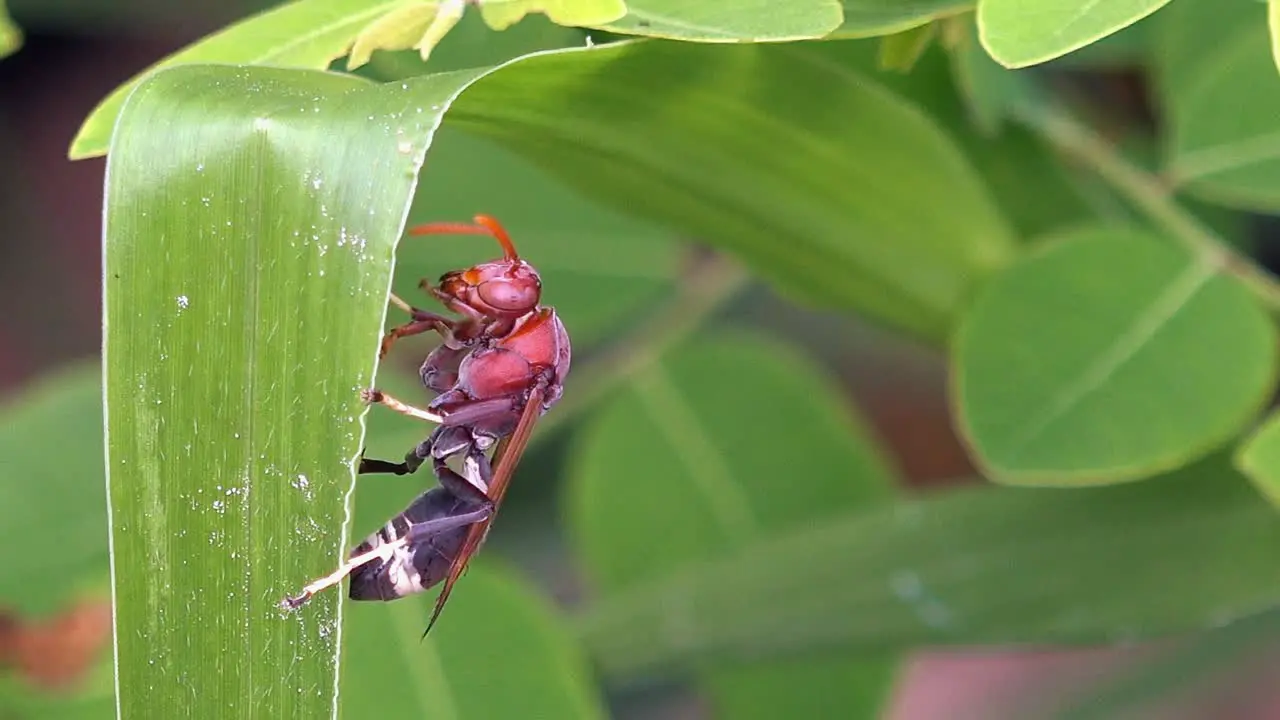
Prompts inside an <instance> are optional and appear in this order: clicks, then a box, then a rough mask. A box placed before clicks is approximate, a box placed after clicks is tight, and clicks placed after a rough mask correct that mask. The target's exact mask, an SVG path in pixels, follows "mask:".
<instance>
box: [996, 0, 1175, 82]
mask: <svg viewBox="0 0 1280 720" xmlns="http://www.w3.org/2000/svg"><path fill="white" fill-rule="evenodd" d="M1168 2H1169V0H1128V1H1127V2H1097V1H1096V0H1039V2H1037V4H1036V6H1035V11H1034V12H1027V10H1028V8H1027V5H1026V4H1025V3H1024V2H1023V1H1022V0H982V2H980V3H978V29H979V34H980V35H981V37H982V44H983V45H984V46H985V47H986V48H987V51H988V52H990V53H991V57H993V58H995V59H996V60H997V61H998V62H1000V63H1001V64H1002V65H1004V66H1006V67H1014V68H1016V67H1026V66H1028V65H1035V64H1037V63H1042V62H1045V61H1046V60H1052V59H1054V58H1056V57H1060V56H1062V55H1066V54H1067V53H1069V52H1071V51H1072V50H1077V49H1079V48H1082V47H1084V46H1085V45H1088V44H1090V43H1093V42H1096V41H1098V40H1100V39H1102V38H1103V37H1106V36H1107V35H1110V34H1112V33H1114V32H1116V31H1117V30H1121V29H1123V28H1125V27H1128V26H1129V25H1132V24H1133V23H1135V22H1137V21H1139V20H1141V19H1142V18H1144V17H1146V16H1148V15H1150V14H1151V13H1153V12H1155V11H1156V10H1159V9H1160V8H1162V7H1164V6H1165V4H1167V3H1168Z"/></svg>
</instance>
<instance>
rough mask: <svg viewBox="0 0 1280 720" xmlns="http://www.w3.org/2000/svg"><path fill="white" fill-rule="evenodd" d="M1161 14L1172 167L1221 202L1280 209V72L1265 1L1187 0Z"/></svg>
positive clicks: (1185, 183) (1168, 164) (1175, 177)
mask: <svg viewBox="0 0 1280 720" xmlns="http://www.w3.org/2000/svg"><path fill="white" fill-rule="evenodd" d="M1159 20H1160V21H1161V24H1160V28H1159V29H1160V37H1159V39H1160V42H1159V45H1158V47H1159V51H1160V52H1159V53H1158V55H1157V59H1158V62H1159V64H1160V66H1159V67H1160V83H1159V91H1160V100H1161V103H1162V104H1163V105H1164V107H1165V108H1166V110H1167V114H1168V116H1169V119H1170V122H1169V130H1168V136H1169V137H1168V140H1167V141H1166V143H1165V146H1166V156H1165V174H1166V175H1167V176H1168V178H1169V179H1170V180H1171V181H1172V182H1174V183H1176V184H1177V185H1178V186H1180V187H1183V188H1185V189H1186V190H1187V191H1189V192H1191V193H1194V194H1196V195H1198V196H1200V197H1203V198H1205V199H1208V200H1212V201H1214V202H1218V203H1222V204H1225V205H1230V206H1233V207H1237V208H1244V209H1250V210H1262V211H1270V210H1276V209H1280V144H1278V143H1277V142H1276V137H1277V133H1278V132H1280V119H1278V118H1280V74H1277V72H1276V66H1275V63H1274V62H1273V60H1272V59H1271V46H1270V43H1271V40H1270V37H1269V35H1268V30H1267V24H1266V22H1265V18H1264V17H1263V7H1262V6H1261V5H1260V4H1258V3H1225V4H1224V3H1218V2H1214V1H1213V0H1180V1H1179V2H1177V3H1175V4H1174V5H1172V6H1170V7H1169V9H1168V10H1167V11H1166V12H1164V13H1161V15H1160V18H1159ZM1224 107H1230V108H1233V111H1232V112H1229V113H1224V112H1223V111H1222V108H1224Z"/></svg>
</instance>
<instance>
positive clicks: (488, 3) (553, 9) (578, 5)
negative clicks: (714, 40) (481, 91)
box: [480, 0, 723, 30]
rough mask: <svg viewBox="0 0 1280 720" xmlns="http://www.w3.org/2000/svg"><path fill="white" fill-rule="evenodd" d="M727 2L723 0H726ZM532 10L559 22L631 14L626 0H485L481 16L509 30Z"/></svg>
mask: <svg viewBox="0 0 1280 720" xmlns="http://www.w3.org/2000/svg"><path fill="white" fill-rule="evenodd" d="M722 1H723V0H722ZM529 13H543V14H545V15H546V16H547V17H548V18H550V19H551V22H554V23H556V24H557V25H570V26H585V25H604V24H607V23H611V22H613V21H614V20H617V19H618V18H620V17H622V16H623V15H625V14H626V13H627V3H625V2H623V0H482V1H481V2H480V16H481V17H483V18H484V22H485V24H486V25H488V26H489V27H491V28H493V29H494V30H506V29H507V28H509V27H511V26H512V25H514V24H516V23H517V22H519V21H520V20H522V19H523V18H524V16H525V15H528V14H529Z"/></svg>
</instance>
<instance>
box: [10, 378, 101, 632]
mask: <svg viewBox="0 0 1280 720" xmlns="http://www.w3.org/2000/svg"><path fill="white" fill-rule="evenodd" d="M101 373H102V370H101V368H99V367H83V368H72V369H68V370H65V371H62V372H59V373H57V374H54V375H50V376H47V377H45V378H43V379H42V380H41V382H40V383H39V384H38V385H36V386H34V387H32V388H31V389H29V390H27V391H26V392H25V393H24V394H23V395H22V396H20V397H17V398H15V399H13V400H10V401H9V402H7V403H6V404H5V407H4V408H3V409H0V418H2V421H0V457H3V458H5V468H6V473H5V474H6V475H8V476H9V482H7V483H4V484H0V542H4V543H8V545H7V547H10V548H22V547H24V546H26V545H27V544H28V543H29V542H30V539H31V538H33V537H40V536H41V535H42V533H45V532H47V530H48V528H50V527H62V530H61V531H60V532H59V539H58V552H56V553H46V554H40V555H31V554H25V553H20V552H15V553H11V554H10V555H9V557H8V560H7V561H6V563H5V572H3V573H0V597H2V598H4V602H5V604H6V605H8V606H11V607H12V608H13V609H14V610H15V611H17V612H18V613H20V614H22V615H36V616H39V615H44V614H48V613H51V612H53V611H56V610H58V609H60V608H61V607H62V606H63V604H64V603H65V602H66V601H67V599H68V598H70V597H71V595H72V594H73V593H74V592H76V591H77V590H80V589H82V586H83V584H84V583H85V582H86V579H93V578H101V579H103V580H105V579H106V578H107V575H108V573H109V572H110V568H109V566H108V561H107V531H106V528H105V527H104V522H105V520H106V517H107V495H106V491H105V490H104V486H103V475H102V440H101V438H102V381H101V378H102V375H101Z"/></svg>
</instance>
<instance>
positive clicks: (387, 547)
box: [280, 507, 493, 610]
mask: <svg viewBox="0 0 1280 720" xmlns="http://www.w3.org/2000/svg"><path fill="white" fill-rule="evenodd" d="M492 512H493V510H492V508H489V507H481V508H477V509H475V510H471V511H468V512H465V513H460V514H458V515H450V516H448V517H443V518H438V519H436V520H428V521H426V522H422V523H414V524H412V525H410V526H409V529H408V530H407V531H406V532H405V534H404V535H402V536H400V537H398V538H396V539H395V540H392V541H391V542H389V543H384V544H382V545H379V546H378V547H376V548H374V549H372V550H370V551H368V552H365V553H361V554H359V555H356V556H355V557H353V558H351V559H350V560H348V561H346V562H345V563H343V564H342V565H341V566H339V567H338V569H337V570H334V571H333V572H331V573H329V574H328V575H326V576H324V577H322V578H320V579H318V580H316V581H314V582H312V583H310V584H309V585H307V586H306V587H304V588H302V592H301V593H300V594H298V595H295V596H294V597H287V598H285V599H284V600H282V601H281V602H280V605H281V607H284V608H288V609H290V610H294V609H297V608H299V607H302V606H303V605H304V604H306V602H307V601H308V600H310V599H311V598H312V597H314V596H315V594H316V593H318V592H320V591H321V590H324V589H325V588H328V587H332V586H334V585H337V584H338V583H340V582H342V579H343V578H345V577H346V576H347V575H350V574H351V571H353V570H355V569H356V568H358V567H360V566H361V565H364V564H365V563H369V562H373V561H374V560H382V561H383V562H386V561H388V560H390V559H391V554H392V553H393V552H394V551H395V550H396V549H397V548H401V547H404V546H406V545H412V544H414V543H416V542H419V541H421V540H424V539H426V538H429V537H433V536H435V535H439V534H441V533H445V532H449V531H450V530H455V529H457V528H460V527H463V526H466V525H473V524H475V523H478V522H481V521H482V520H484V519H485V518H487V517H489V515H490V514H491V513H492Z"/></svg>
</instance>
